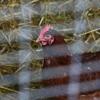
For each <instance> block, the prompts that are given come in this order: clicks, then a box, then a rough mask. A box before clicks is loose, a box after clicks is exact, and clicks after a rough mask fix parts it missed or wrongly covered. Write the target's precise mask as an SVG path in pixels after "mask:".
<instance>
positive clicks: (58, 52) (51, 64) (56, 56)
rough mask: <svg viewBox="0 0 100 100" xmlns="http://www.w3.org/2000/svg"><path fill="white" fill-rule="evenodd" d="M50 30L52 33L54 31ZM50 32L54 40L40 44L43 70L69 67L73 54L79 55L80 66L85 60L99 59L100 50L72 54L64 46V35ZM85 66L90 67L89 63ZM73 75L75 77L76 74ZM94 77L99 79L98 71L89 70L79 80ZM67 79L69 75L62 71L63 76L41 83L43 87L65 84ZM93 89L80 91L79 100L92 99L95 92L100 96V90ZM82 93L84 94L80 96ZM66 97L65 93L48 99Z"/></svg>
mask: <svg viewBox="0 0 100 100" xmlns="http://www.w3.org/2000/svg"><path fill="white" fill-rule="evenodd" d="M46 32H47V33H46V34H49V31H46ZM51 32H53V33H54V32H55V31H51ZM51 32H50V35H53V38H54V41H53V42H52V43H51V44H50V45H49V43H46V45H42V46H43V52H44V62H43V70H44V69H48V68H63V66H66V68H69V67H70V65H71V64H72V59H73V56H74V58H75V57H76V58H77V56H81V63H82V67H85V63H87V62H90V61H97V60H100V52H97V53H83V54H79V55H78V54H75V55H73V56H72V55H71V53H70V52H69V50H68V47H67V46H66V43H65V41H64V37H63V36H62V35H60V34H58V33H56V34H51ZM42 38H43V37H42ZM40 40H41V39H40ZM98 66H99V65H98ZM87 67H90V68H92V65H91V64H90V65H88V66H86V68H87ZM87 69H88V68H87ZM73 77H77V75H76V76H73ZM96 79H100V71H98V72H91V73H87V74H84V73H81V74H80V82H86V81H91V80H96ZM69 80H70V77H69V76H67V75H66V74H65V73H64V74H63V76H62V77H60V78H59V77H57V78H52V79H46V80H43V81H42V84H43V85H44V87H52V86H58V85H67V84H68V83H69ZM98 90H99V89H98ZM95 91H96V90H95ZM95 91H87V92H85V93H84V92H82V93H80V94H81V95H79V100H90V98H92V99H91V100H93V98H94V97H96V94H98V96H99V97H100V92H95ZM54 92H55V91H54ZM83 94H84V96H82V95H83ZM67 97H68V96H66V95H59V96H58V97H52V98H50V100H67ZM84 98H85V99H84Z"/></svg>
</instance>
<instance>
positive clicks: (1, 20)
mask: <svg viewBox="0 0 100 100" xmlns="http://www.w3.org/2000/svg"><path fill="white" fill-rule="evenodd" d="M46 24H51V25H52V26H53V27H54V29H55V30H56V31H58V32H59V33H60V34H61V35H63V36H64V40H65V41H66V45H67V46H68V49H69V51H70V53H72V54H73V55H74V54H78V55H80V54H82V53H90V52H92V53H94V55H95V53H96V52H100V0H0V100H47V98H52V97H53V96H60V95H63V94H65V95H67V96H68V100H100V96H95V94H94V96H93V97H92V99H89V98H88V99H85V98H84V95H85V93H86V92H88V91H89V92H92V91H99V94H98V95H100V74H99V76H98V77H97V78H96V79H94V80H91V79H90V80H88V79H87V81H84V82H79V79H80V74H82V73H85V74H86V73H87V74H89V73H91V72H94V73H95V75H96V73H97V72H98V73H100V58H99V59H96V60H95V61H94V60H92V61H89V62H86V63H84V65H83V64H82V63H81V62H80V61H81V56H77V63H74V60H75V59H76V58H75V57H74V56H73V62H72V64H71V65H70V67H66V66H65V67H63V68H62V67H59V68H56V67H55V68H47V69H44V70H42V66H43V59H44V58H45V55H43V49H42V46H41V45H39V44H37V43H36V42H35V41H36V39H37V37H38V35H39V32H40V30H41V28H42V26H44V25H46ZM58 46H59V45H58ZM54 48H55V54H54V55H51V56H52V57H53V56H59V55H64V54H65V53H66V52H64V53H63V54H58V53H56V47H54ZM59 48H63V46H62V47H61V45H60V46H59ZM98 56H99V55H98ZM87 58H88V57H87ZM82 66H83V67H82ZM43 73H44V76H42V74H43ZM64 74H67V75H68V76H69V77H70V79H69V84H66V85H59V86H58V85H57V86H51V87H43V86H42V84H41V81H42V80H44V79H53V78H56V77H62V76H63V75H64ZM75 75H77V77H75ZM86 77H87V76H86ZM88 78H91V77H88ZM54 91H56V92H54ZM81 92H83V93H84V94H83V95H82V96H83V99H81V98H80V99H79V98H78V96H79V95H80V93H81ZM71 95H73V96H71ZM50 100H53V99H50Z"/></svg>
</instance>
